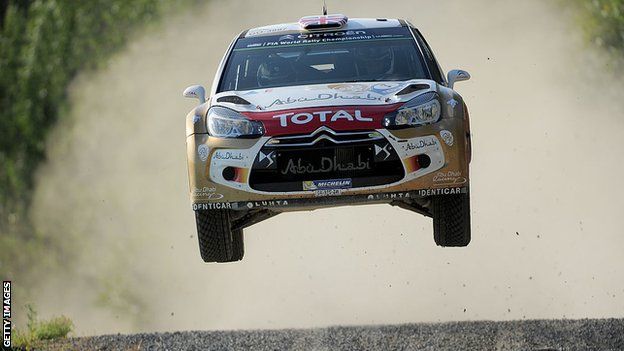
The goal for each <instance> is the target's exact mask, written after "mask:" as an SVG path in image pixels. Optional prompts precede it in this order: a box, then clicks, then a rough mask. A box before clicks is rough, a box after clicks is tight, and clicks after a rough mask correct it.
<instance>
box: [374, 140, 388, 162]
mask: <svg viewBox="0 0 624 351" xmlns="http://www.w3.org/2000/svg"><path fill="white" fill-rule="evenodd" d="M388 146H390V144H386V145H384V147H380V146H379V145H377V144H375V156H377V155H379V153H380V152H382V151H383V152H385V153H386V157H384V160H387V159H388V157H390V151H388V150H387V149H388Z"/></svg>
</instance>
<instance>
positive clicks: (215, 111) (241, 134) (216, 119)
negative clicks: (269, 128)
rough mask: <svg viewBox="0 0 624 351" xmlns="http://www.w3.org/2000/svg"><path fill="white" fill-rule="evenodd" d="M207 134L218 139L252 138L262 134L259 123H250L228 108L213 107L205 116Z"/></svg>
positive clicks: (261, 125)
mask: <svg viewBox="0 0 624 351" xmlns="http://www.w3.org/2000/svg"><path fill="white" fill-rule="evenodd" d="M206 120H207V121H208V133H210V135H212V136H216V137H220V138H254V137H259V136H262V135H263V134H264V125H263V124H262V123H261V122H257V121H250V120H249V119H247V118H246V117H245V116H243V115H241V114H240V113H238V112H236V111H234V110H230V109H229V108H225V107H220V106H213V107H211V108H210V110H208V115H207V116H206Z"/></svg>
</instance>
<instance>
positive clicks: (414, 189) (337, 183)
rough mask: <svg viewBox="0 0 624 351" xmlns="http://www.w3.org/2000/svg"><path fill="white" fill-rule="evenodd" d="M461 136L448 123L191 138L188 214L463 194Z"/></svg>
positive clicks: (464, 164)
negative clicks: (255, 136)
mask: <svg viewBox="0 0 624 351" xmlns="http://www.w3.org/2000/svg"><path fill="white" fill-rule="evenodd" d="M464 135H465V133H464V131H463V125H462V124H461V121H458V120H454V119H449V120H442V121H440V122H438V123H436V124H433V125H429V126H423V127H419V128H408V129H403V130H396V131H389V130H385V129H378V130H370V131H355V132H341V133H336V132H334V131H332V130H330V129H328V128H326V127H321V128H319V129H317V130H316V131H315V132H314V133H311V134H309V135H298V136H286V137H276V138H271V137H262V138H259V139H253V140H251V139H250V140H246V139H219V138H213V137H210V136H208V135H206V134H194V135H191V136H189V138H188V140H187V147H188V155H189V177H190V184H191V200H192V203H193V208H194V209H219V208H231V209H241V210H246V209H253V208H278V209H280V210H281V211H287V210H296V209H299V208H318V207H324V206H336V205H341V204H360V203H376V202H377V203H381V202H393V201H401V200H406V199H407V198H409V197H420V198H426V197H428V196H431V195H436V194H444V193H455V192H458V191H465V189H466V187H467V186H468V163H467V160H466V157H465V155H466V150H465V143H464ZM440 189H442V190H440ZM444 189H449V190H444Z"/></svg>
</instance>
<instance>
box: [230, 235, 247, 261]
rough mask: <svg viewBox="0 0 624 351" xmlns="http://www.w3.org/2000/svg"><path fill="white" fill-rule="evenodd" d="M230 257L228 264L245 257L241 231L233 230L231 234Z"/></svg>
mask: <svg viewBox="0 0 624 351" xmlns="http://www.w3.org/2000/svg"><path fill="white" fill-rule="evenodd" d="M232 239H233V241H232V257H231V258H230V262H234V261H240V260H242V259H243V256H245V240H244V239H243V230H242V229H239V230H235V231H233V232H232Z"/></svg>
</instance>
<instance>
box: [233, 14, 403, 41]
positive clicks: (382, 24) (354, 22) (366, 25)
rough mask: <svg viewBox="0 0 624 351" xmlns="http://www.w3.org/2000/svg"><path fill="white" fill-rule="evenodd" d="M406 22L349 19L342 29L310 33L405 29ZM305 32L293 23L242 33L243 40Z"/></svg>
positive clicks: (333, 28)
mask: <svg viewBox="0 0 624 351" xmlns="http://www.w3.org/2000/svg"><path fill="white" fill-rule="evenodd" d="M406 25H407V24H406V22H405V21H403V20H400V19H391V18H349V20H348V21H347V23H346V24H345V25H343V26H342V27H340V28H335V27H331V28H323V29H314V30H311V31H310V32H314V33H317V32H323V31H336V30H342V31H348V30H362V29H370V28H391V27H403V26H406ZM302 31H303V32H305V31H306V30H305V29H303V28H301V25H300V24H299V23H298V22H292V23H280V24H272V25H268V26H262V27H256V28H251V29H249V30H247V31H244V32H243V33H241V36H240V37H241V38H249V37H260V36H266V35H280V34H290V33H300V32H302Z"/></svg>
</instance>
